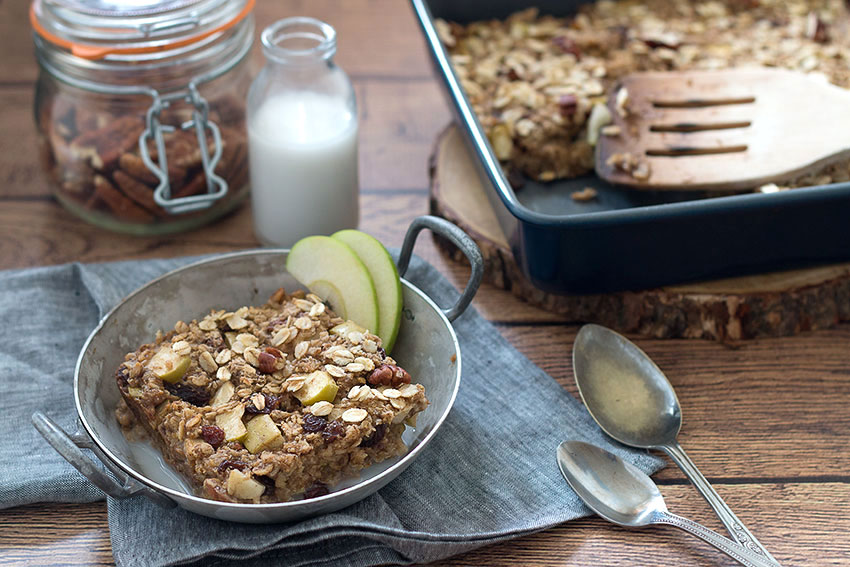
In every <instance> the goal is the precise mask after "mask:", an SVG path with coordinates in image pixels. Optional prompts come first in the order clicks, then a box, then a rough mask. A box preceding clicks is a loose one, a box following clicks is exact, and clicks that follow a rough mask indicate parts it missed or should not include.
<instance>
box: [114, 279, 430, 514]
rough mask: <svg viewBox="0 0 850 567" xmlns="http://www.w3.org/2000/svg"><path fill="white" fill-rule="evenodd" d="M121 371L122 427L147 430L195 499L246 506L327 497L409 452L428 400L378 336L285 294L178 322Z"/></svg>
mask: <svg viewBox="0 0 850 567" xmlns="http://www.w3.org/2000/svg"><path fill="white" fill-rule="evenodd" d="M115 378H116V381H117V384H118V387H119V389H120V390H121V395H122V396H123V399H124V402H125V403H123V404H121V405H120V407H119V408H118V409H117V411H116V415H117V417H118V420H119V422H120V423H121V425H122V426H123V427H125V428H127V429H130V428H132V427H133V426H134V425H136V424H139V425H141V426H142V427H143V428H144V430H146V432H147V433H148V435H149V436H150V437H151V438H152V439H153V441H154V443H155V444H156V445H157V446H158V447H159V449H160V450H161V451H162V453H163V455H164V457H165V459H166V461H168V462H169V463H170V464H171V465H172V466H174V467H175V468H176V469H177V470H178V471H179V472H180V473H182V474H183V475H184V476H185V477H186V478H187V479H188V480H189V481H190V483H191V484H192V486H193V487H194V489H195V490H196V492H197V494H198V495H200V496H203V497H205V498H211V499H214V500H220V501H226V502H240V503H247V504H251V503H253V504H256V503H272V502H285V501H288V500H291V499H293V498H296V497H301V496H303V497H304V498H312V497H317V496H321V495H323V494H327V493H328V490H329V489H330V488H332V487H333V485H335V484H337V483H338V482H339V481H341V480H343V479H345V478H349V477H356V476H357V474H358V472H359V471H360V470H362V469H364V468H366V467H368V466H370V465H372V464H375V463H378V462H381V461H384V460H386V459H389V458H392V457H396V456H399V455H403V454H404V453H405V452H406V447H405V445H404V442H403V441H402V439H401V436H402V433H403V432H404V430H405V427H406V426H407V425H414V424H415V420H416V415H417V414H418V413H419V412H421V411H423V410H424V409H425V408H426V407H427V405H428V400H427V399H426V397H425V392H424V388H423V387H422V386H421V385H420V384H416V383H415V382H412V381H411V376H410V375H409V374H408V373H407V372H406V371H405V370H404V369H402V368H401V367H399V366H398V365H397V364H396V362H395V360H393V359H392V358H391V357H390V356H388V355H387V354H386V353H385V352H384V350H383V349H382V348H381V340H380V338H379V337H377V336H375V335H374V334H372V333H370V332H368V331H367V330H365V329H363V328H361V327H359V326H357V325H356V324H355V323H353V322H351V321H343V320H342V319H341V318H340V317H337V316H336V315H335V314H334V313H333V312H332V311H331V310H330V309H329V308H327V306H326V305H325V304H324V303H323V302H322V300H321V299H320V298H319V297H317V296H316V295H313V294H305V293H304V292H303V291H295V292H293V293H292V294H287V293H286V292H285V291H284V290H283V289H280V290H278V291H277V292H276V293H275V294H274V295H273V296H272V297H271V299H270V300H269V302H268V303H267V304H266V305H264V306H262V307H242V308H240V309H238V310H237V311H234V312H225V311H212V312H211V313H210V314H209V315H207V316H206V317H204V318H203V319H201V320H200V321H191V322H190V323H185V322H183V321H179V322H178V323H177V324H176V325H175V327H174V330H172V331H169V332H167V333H165V334H162V333H158V334H157V337H156V340H155V341H154V342H152V343H150V344H145V345H142V346H141V347H140V348H139V349H138V350H136V351H135V352H132V353H129V354H127V356H126V357H125V360H124V362H123V363H122V364H121V366H120V367H119V368H118V371H117V372H116V376H115Z"/></svg>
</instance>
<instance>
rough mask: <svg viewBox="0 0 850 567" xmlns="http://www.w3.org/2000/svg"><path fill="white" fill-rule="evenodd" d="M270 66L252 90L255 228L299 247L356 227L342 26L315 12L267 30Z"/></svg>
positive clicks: (352, 115) (267, 240)
mask: <svg viewBox="0 0 850 567" xmlns="http://www.w3.org/2000/svg"><path fill="white" fill-rule="evenodd" d="M261 40H262V44H263V53H264V54H265V56H266V65H265V67H263V69H262V71H261V72H260V74H259V75H258V76H257V78H256V79H255V80H254V83H253V84H252V85H251V90H250V92H249V94H248V107H247V121H248V150H249V156H250V159H249V162H250V167H251V200H252V204H253V213H254V230H255V232H256V235H257V238H258V239H259V240H260V241H261V242H263V243H264V244H266V245H273V246H282V247H287V248H288V247H291V246H292V244H294V243H295V242H296V241H298V240H299V239H301V238H303V237H305V236H309V235H312V234H325V235H327V234H331V233H333V232H336V231H337V230H341V229H344V228H356V227H357V223H358V221H359V208H358V194H359V184H358V179H357V129H358V122H357V103H356V100H355V96H354V88H353V86H352V84H351V81H350V80H349V79H348V76H347V75H346V74H345V73H344V72H343V71H342V69H340V68H339V67H337V66H336V65H335V64H334V62H333V56H334V54H335V53H336V32H335V31H334V29H333V28H332V27H331V26H330V25H328V24H326V23H324V22H321V21H319V20H316V19H313V18H288V19H285V20H281V21H279V22H276V23H274V24H272V25H271V26H269V27H267V28H266V29H265V30H263V33H262V36H261Z"/></svg>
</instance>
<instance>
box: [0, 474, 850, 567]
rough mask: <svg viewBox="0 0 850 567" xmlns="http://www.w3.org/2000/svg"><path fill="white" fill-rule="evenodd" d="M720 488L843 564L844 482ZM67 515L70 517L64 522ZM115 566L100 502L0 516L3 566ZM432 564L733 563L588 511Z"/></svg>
mask: <svg viewBox="0 0 850 567" xmlns="http://www.w3.org/2000/svg"><path fill="white" fill-rule="evenodd" d="M721 488H722V490H723V493H724V496H725V497H726V499H727V501H728V503H729V505H730V506H731V507H732V508H733V509H735V510H736V511H737V512H738V514H739V515H740V516H741V518H742V519H744V520H745V521H746V522H747V524H748V527H749V528H750V529H751V531H752V532H753V533H755V534H756V535H757V536H758V538H759V539H760V540H761V541H762V543H764V544H765V545H766V546H767V547H768V548H769V549H770V550H771V552H772V553H773V554H774V555H775V556H776V558H777V559H778V560H780V561H782V562H783V564H785V565H808V566H815V567H821V566H824V567H825V566H834V565H846V564H847V561H848V558H850V540H848V539H847V538H846V537H845V536H846V534H847V533H850V484H846V483H824V484H795V483H783V484H770V485H763V484H746V485H728V486H721ZM565 489H566V488H565ZM661 491H662V493H663V495H664V498H665V501H666V503H667V506H668V507H669V508H670V510H671V511H672V512H674V513H676V514H679V515H683V516H685V517H688V518H690V519H692V520H695V521H698V522H700V523H703V524H705V525H706V526H708V527H710V528H711V529H714V530H715V531H718V532H720V531H721V530H722V526H721V525H720V523H719V522H718V521H717V519H716V518H714V517H713V516H712V515H711V512H710V511H709V510H708V508H707V506H706V505H705V503H704V502H702V500H701V499H700V498H699V497H698V496H697V495H696V493H695V492H694V491H693V490H691V488H690V487H689V486H662V488H661ZM69 518H74V521H73V522H70V521H68V519H69ZM800 525H805V529H798V526H800ZM33 542H38V543H37V544H33ZM111 564H112V562H111V552H110V547H109V532H108V530H107V528H106V506H105V504H103V503H94V504H84V505H59V504H53V505H49V506H45V505H34V506H26V507H20V508H15V509H12V510H5V511H4V512H3V514H0V565H32V566H36V565H37V566H42V565H43V566H45V567H47V566H51V565H111ZM435 565H439V566H441V567H467V566H469V567H472V566H475V567H477V566H480V565H488V566H493V567H497V566H502V565H506V566H507V565H529V566H539V567H544V566H555V565H559V566H586V565H599V566H600V567H620V566H622V565H643V566H647V567H648V566H666V565H682V566H684V565H693V566H705V567H709V566H732V565H736V563H734V562H733V561H731V560H729V559H728V558H726V557H725V556H724V555H722V554H720V553H719V552H716V551H714V550H713V549H712V548H710V547H708V546H706V545H705V544H702V543H701V542H699V541H697V540H695V539H693V538H691V537H690V536H687V535H686V534H684V533H683V532H679V531H678V530H674V529H672V528H668V527H652V528H646V529H644V530H626V529H623V528H619V527H616V526H612V525H611V524H608V523H606V522H605V521H603V520H601V519H599V518H586V519H581V520H576V521H573V522H568V523H566V524H563V525H561V526H557V527H555V528H552V529H550V530H547V531H544V532H540V533H537V534H534V535H530V536H526V537H523V538H520V539H516V540H512V541H509V542H506V543H501V544H497V545H492V546H488V547H483V548H481V549H479V550H476V551H473V552H470V553H467V554H464V555H461V556H459V557H456V558H452V559H449V560H446V561H442V562H439V563H436V564H435Z"/></svg>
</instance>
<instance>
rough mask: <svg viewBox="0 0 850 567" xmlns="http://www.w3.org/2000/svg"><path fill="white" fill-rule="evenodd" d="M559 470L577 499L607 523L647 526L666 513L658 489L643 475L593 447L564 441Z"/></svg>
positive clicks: (616, 458)
mask: <svg viewBox="0 0 850 567" xmlns="http://www.w3.org/2000/svg"><path fill="white" fill-rule="evenodd" d="M558 468H560V469H561V474H562V475H564V478H565V479H567V482H568V483H569V485H570V487H571V488H572V489H573V490H574V491H575V492H576V494H578V496H579V498H581V499H582V500H583V501H584V503H585V504H587V506H588V507H589V508H590V509H591V510H593V511H594V512H596V513H597V514H599V515H600V516H602V517H603V518H605V519H606V520H608V521H609V522H613V523H615V524H618V525H621V526H626V527H630V528H635V527H641V526H647V525H649V524H651V523H652V521H651V520H652V514H653V513H654V512H655V511H657V510H663V511H666V510H667V506H666V505H665V504H664V499H663V498H662V497H661V492H660V491H659V490H658V487H657V486H656V485H655V483H654V482H652V479H650V478H649V477H648V476H647V475H646V474H644V473H643V471H641V470H640V469H638V468H637V467H635V466H634V465H632V464H631V463H627V462H625V461H623V460H622V459H620V458H619V457H617V456H616V455H614V454H612V453H609V452H608V451H603V450H601V449H598V448H597V447H594V446H593V445H588V444H587V443H582V442H580V441H564V442H563V443H561V444H560V445H558Z"/></svg>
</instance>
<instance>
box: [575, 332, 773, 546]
mask: <svg viewBox="0 0 850 567" xmlns="http://www.w3.org/2000/svg"><path fill="white" fill-rule="evenodd" d="M573 374H574V375H575V379H576V384H577V385H578V391H579V393H580V394H581V398H582V400H583V401H584V405H585V406H587V409H588V411H589V412H590V415H591V416H593V419H595V420H596V423H598V424H599V427H601V428H602V430H603V431H605V433H607V434H608V435H610V436H611V437H613V438H614V439H616V440H617V441H619V442H620V443H623V444H624V445H629V446H631V447H640V448H642V449H660V450H661V451H664V452H665V453H667V454H668V455H669V456H670V458H671V459H673V462H674V463H676V464H677V465H678V466H679V468H680V469H682V472H684V473H685V476H687V477H688V478H689V479H690V480H691V482H692V483H693V484H694V486H695V487H696V489H697V490H698V491H699V492H700V494H702V496H703V497H704V498H705V499H706V501H707V502H708V505H709V506H711V508H712V510H714V513H715V514H717V517H718V518H720V521H721V522H722V523H723V525H724V526H725V527H726V529H727V530H728V531H729V534H730V535H731V536H732V538H733V539H735V541H737V542H738V543H740V544H741V545H743V546H744V547H747V548H748V549H751V550H753V551H754V552H756V553H761V554H763V555H764V556H765V557H767V558H768V559H770V560H772V561H773V562H774V563H776V560H775V559H774V558H773V556H772V555H771V554H770V553H768V551H767V550H766V549H765V548H764V546H763V545H762V544H761V543H759V541H758V540H757V539H756V538H755V537H754V536H753V534H751V533H750V531H749V530H748V529H747V528H746V527H745V526H744V524H743V522H741V520H739V519H738V517H737V516H735V514H734V513H733V512H732V510H730V509H729V506H728V505H727V504H726V502H724V501H723V499H722V498H721V497H720V495H719V494H717V492H715V490H714V488H712V486H711V484H709V482H708V481H707V480H706V479H705V477H704V476H702V473H700V472H699V469H697V467H696V465H695V464H694V463H693V461H691V459H690V457H688V455H687V454H686V453H685V451H684V449H682V447H681V446H680V445H679V443H678V442H677V441H676V437H677V436H678V434H679V429H680V428H681V427H682V412H681V409H680V408H679V400H678V399H677V398H676V392H675V391H673V386H672V385H670V382H669V381H668V380H667V377H666V376H664V373H663V372H661V370H660V369H659V368H658V366H656V365H655V363H654V362H652V360H650V358H649V357H648V356H647V355H646V353H645V352H643V351H642V350H641V349H639V348H638V347H637V346H636V345H635V344H634V343H632V342H631V341H629V340H628V339H627V338H625V337H624V336H622V335H620V334H619V333H615V332H614V331H612V330H610V329H608V328H606V327H602V326H600V325H585V326H584V327H582V328H581V330H580V331H579V333H578V336H576V340H575V343H573Z"/></svg>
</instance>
